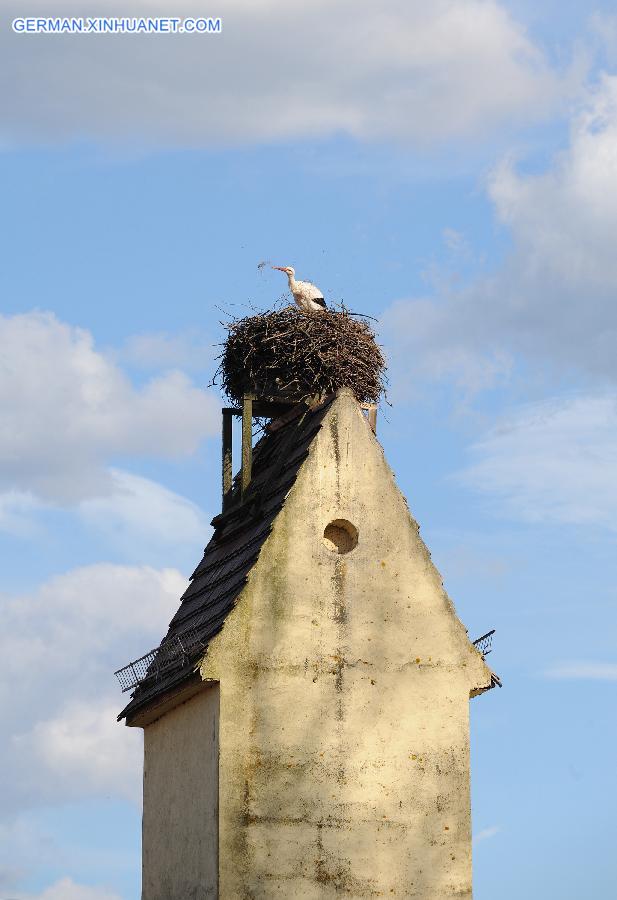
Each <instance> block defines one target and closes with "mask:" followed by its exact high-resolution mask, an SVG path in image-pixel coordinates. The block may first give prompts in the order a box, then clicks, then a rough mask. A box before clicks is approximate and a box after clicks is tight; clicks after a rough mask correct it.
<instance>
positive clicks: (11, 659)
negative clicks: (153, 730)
mask: <svg viewBox="0 0 617 900" xmlns="http://www.w3.org/2000/svg"><path fill="white" fill-rule="evenodd" d="M185 587H186V579H185V578H184V577H183V576H182V575H181V574H180V573H179V572H177V571H176V570H174V569H163V570H156V569H152V568H150V567H147V566H141V567H136V566H118V565H110V564H98V565H93V566H85V567H82V568H79V569H75V570H73V571H71V572H68V573H66V574H65V575H60V576H56V577H54V578H51V579H50V580H49V581H47V582H45V583H44V584H43V585H42V586H41V587H40V588H39V589H38V590H35V591H33V592H31V593H28V594H24V595H17V596H5V597H4V598H2V600H1V603H0V605H1V608H2V620H3V629H2V633H1V634H0V656H1V658H2V664H3V676H4V677H3V681H2V685H1V686H0V715H1V716H2V722H3V730H4V733H5V735H6V737H5V740H4V742H3V747H2V749H1V750H0V767H1V768H2V771H3V774H4V776H5V779H6V781H5V784H6V787H5V789H4V797H3V807H4V811H5V812H10V811H11V810H17V809H20V810H23V809H24V808H27V807H28V806H29V805H32V804H39V803H41V802H49V803H51V802H54V801H56V800H58V799H59V798H62V799H63V800H64V801H66V800H67V799H68V798H73V799H75V798H80V797H84V796H95V795H100V794H101V793H104V794H105V795H106V796H110V795H111V796H132V797H135V796H138V793H139V789H140V774H139V762H140V756H141V753H140V749H139V747H140V738H141V736H140V734H139V733H138V732H136V731H135V730H134V729H127V728H126V727H125V726H123V725H120V724H117V723H116V721H115V717H116V715H117V713H118V712H119V711H120V709H121V707H122V705H123V702H124V700H125V699H126V698H125V697H123V696H122V695H121V692H120V690H119V687H118V686H117V684H116V681H115V679H114V677H113V672H114V670H115V669H117V668H119V667H120V666H122V665H124V664H125V663H127V662H130V661H131V660H132V659H135V658H136V657H138V656H140V655H142V654H143V653H145V652H146V651H148V650H149V649H151V647H153V646H156V645H157V644H158V643H159V641H160V639H161V637H162V636H163V635H164V634H165V632H166V630H167V625H168V622H169V620H170V619H171V617H172V615H173V614H174V612H175V610H176V608H177V605H178V600H179V598H180V596H181V594H182V593H183V591H184V589H185Z"/></svg>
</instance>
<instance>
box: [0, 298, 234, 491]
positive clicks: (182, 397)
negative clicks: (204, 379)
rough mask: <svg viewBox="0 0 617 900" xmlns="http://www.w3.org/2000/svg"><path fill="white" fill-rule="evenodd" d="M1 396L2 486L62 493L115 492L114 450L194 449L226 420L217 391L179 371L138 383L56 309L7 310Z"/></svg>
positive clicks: (172, 452)
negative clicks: (110, 469) (111, 466)
mask: <svg viewBox="0 0 617 900" xmlns="http://www.w3.org/2000/svg"><path fill="white" fill-rule="evenodd" d="M0 406H1V407H2V419H1V421H0V467H1V469H2V475H1V478H0V487H2V486H4V487H5V489H6V490H11V491H15V490H17V491H20V492H22V495H23V492H25V493H26V494H27V493H28V492H30V493H32V494H35V495H37V496H38V497H40V498H43V499H46V500H51V501H54V502H56V503H66V502H71V501H75V500H79V499H83V498H84V497H88V496H100V495H101V494H104V493H106V492H107V493H111V491H112V490H113V479H112V478H111V476H110V475H109V473H108V471H107V467H106V465H105V463H106V462H107V460H109V459H110V458H113V456H114V455H117V454H124V455H132V454H137V455H144V456H155V457H176V456H181V455H185V454H189V453H191V452H193V451H194V450H195V448H196V447H197V445H198V444H199V442H200V440H201V439H202V438H203V437H205V436H206V435H208V434H213V433H215V431H216V430H217V427H218V416H217V406H218V404H217V403H216V401H215V399H214V397H212V396H210V395H207V394H206V393H205V392H204V391H202V390H198V389H197V388H196V387H195V386H194V385H193V384H192V383H191V382H190V380H189V379H188V378H187V377H186V376H185V375H183V374H182V373H181V372H178V371H174V372H168V373H166V374H164V375H162V376H159V377H155V378H153V379H151V380H150V381H149V382H148V383H147V384H146V385H145V386H143V387H141V388H135V387H134V386H133V385H132V384H131V382H130V381H129V380H128V379H127V378H126V376H125V375H124V374H123V373H122V371H121V370H120V369H119V368H118V367H117V366H116V365H115V364H114V363H113V362H112V360H111V359H110V358H109V357H107V356H105V355H104V354H102V353H100V352H98V351H97V350H96V349H95V347H94V343H93V339H92V336H91V335H90V334H89V333H88V332H87V331H85V330H83V329H80V328H75V327H72V326H69V325H66V324H64V323H62V322H59V321H58V319H56V318H55V316H53V315H52V314H51V313H40V312H34V313H27V314H23V315H16V316H0ZM5 502H6V501H5ZM23 502H26V501H25V500H23Z"/></svg>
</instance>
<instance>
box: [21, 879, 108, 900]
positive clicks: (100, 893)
mask: <svg viewBox="0 0 617 900" xmlns="http://www.w3.org/2000/svg"><path fill="white" fill-rule="evenodd" d="M13 897H14V900H121V898H120V896H119V894H116V893H114V892H112V891H108V890H106V889H105V888H99V887H90V886H89V885H85V884H76V883H75V882H74V881H73V880H72V878H61V879H60V880H59V881H56V882H55V884H52V885H50V886H49V887H47V888H45V889H44V890H43V891H42V892H40V893H38V894H22V893H19V894H13Z"/></svg>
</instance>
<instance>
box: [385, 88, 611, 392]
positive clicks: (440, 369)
mask: <svg viewBox="0 0 617 900" xmlns="http://www.w3.org/2000/svg"><path fill="white" fill-rule="evenodd" d="M616 183H617V76H608V75H604V76H603V77H602V78H600V79H599V81H598V83H597V84H596V85H595V86H594V87H592V88H590V89H589V91H588V93H587V95H586V96H585V98H584V102H583V104H582V107H581V108H580V109H579V110H578V111H577V112H576V113H575V114H574V115H573V118H572V121H571V128H570V138H569V144H568V146H567V147H566V148H565V149H564V150H563V151H562V152H560V153H559V154H557V155H556V156H555V158H554V159H553V160H552V162H551V164H550V165H549V167H548V168H547V169H546V170H545V171H544V172H541V173H539V174H529V173H524V172H521V171H520V169H517V167H516V166H515V165H514V164H513V162H512V161H511V160H506V161H504V162H502V164H501V165H499V166H498V167H497V168H496V169H495V171H494V172H493V173H492V175H491V178H490V181H489V185H488V190H489V195H490V198H491V199H492V201H493V204H494V209H495V213H496V216H497V218H498V220H499V222H500V223H501V224H502V225H503V226H504V227H505V228H507V230H508V232H509V234H510V236H511V239H512V248H511V250H510V251H509V253H507V254H506V257H505V260H504V262H503V264H502V266H501V267H500V269H499V270H498V271H496V272H495V273H493V274H492V275H490V276H479V277H477V278H476V279H475V280H474V281H472V282H471V283H470V284H468V285H466V286H464V287H462V288H461V287H458V286H456V285H454V286H453V285H452V284H449V283H448V281H447V280H446V279H442V283H441V284H439V285H437V286H436V288H435V296H433V297H429V298H425V299H410V300H401V301H398V302H397V303H395V304H393V305H392V306H391V307H390V309H389V310H388V311H387V312H386V315H385V316H384V328H385V333H386V335H387V336H388V338H389V340H391V342H392V345H393V347H394V361H395V364H396V360H397V358H401V359H402V360H404V364H405V369H406V370H408V366H409V365H410V364H411V365H412V366H413V367H414V369H415V372H416V373H417V374H419V375H420V376H422V377H425V378H429V379H434V380H451V381H454V382H455V383H457V384H459V386H461V387H462V388H463V389H465V390H468V391H474V390H478V389H482V388H490V387H494V386H495V385H496V384H499V383H501V382H503V380H504V379H507V378H508V374H509V371H510V369H511V361H512V358H513V357H517V356H522V357H524V358H525V359H526V360H528V361H532V362H533V363H534V364H536V365H537V364H538V363H540V364H542V365H545V366H549V367H550V368H551V369H552V370H553V371H555V370H557V371H558V372H560V373H564V372H566V373H572V372H578V373H581V372H582V373H584V374H586V375H588V376H591V377H594V378H596V379H600V380H604V381H606V380H607V379H608V380H610V381H612V382H614V381H615V380H616V379H617V354H616V353H615V345H616V344H617V304H616V303H615V294H614V286H615V283H616V282H617V254H615V249H614V243H615V242H614V235H615V233H616V232H617V193H616V192H615V189H614V187H615V184H616Z"/></svg>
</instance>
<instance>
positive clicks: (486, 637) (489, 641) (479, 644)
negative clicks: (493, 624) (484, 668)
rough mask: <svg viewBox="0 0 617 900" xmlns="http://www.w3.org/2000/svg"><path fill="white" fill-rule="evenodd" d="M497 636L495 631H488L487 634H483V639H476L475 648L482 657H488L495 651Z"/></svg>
mask: <svg viewBox="0 0 617 900" xmlns="http://www.w3.org/2000/svg"><path fill="white" fill-rule="evenodd" d="M494 634H495V629H494V628H493V630H492V631H487V632H486V634H483V635H482V637H479V638H476V640H475V641H474V642H473V645H474V647H475V648H476V649H477V650H479V651H480V653H481V654H482V656H486V655H487V654H488V653H490V652H491V650H492V649H493V647H492V645H493V635H494Z"/></svg>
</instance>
